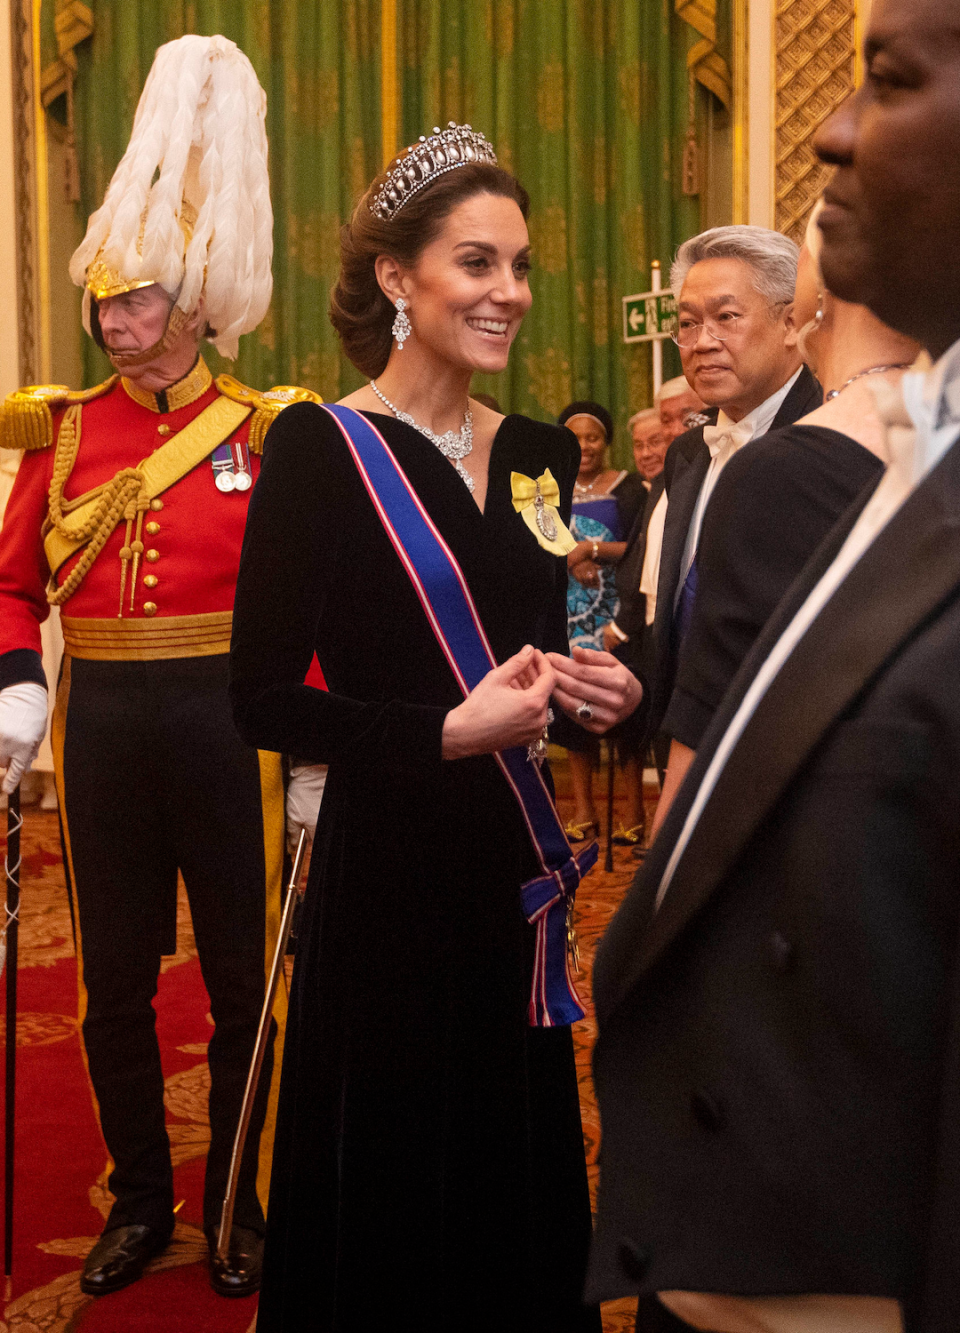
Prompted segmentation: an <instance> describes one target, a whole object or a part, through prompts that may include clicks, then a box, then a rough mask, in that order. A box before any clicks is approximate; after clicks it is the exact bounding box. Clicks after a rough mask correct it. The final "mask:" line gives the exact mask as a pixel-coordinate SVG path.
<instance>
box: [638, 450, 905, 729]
mask: <svg viewBox="0 0 960 1333" xmlns="http://www.w3.org/2000/svg"><path fill="white" fill-rule="evenodd" d="M823 434H824V437H826V436H827V435H828V434H829V435H830V436H831V437H832V439H830V440H827V439H826V438H824V439H823V440H815V439H814V437H813V436H811V437H810V441H811V443H816V444H817V445H818V446H820V447H818V448H817V449H816V450H814V449H813V448H812V447H805V445H806V444H807V439H806V436H804V435H803V434H802V433H798V432H797V430H796V428H788V429H786V430H783V431H778V432H777V433H776V438H775V437H774V436H773V435H771V437H770V439H769V440H764V441H761V442H758V445H757V446H756V447H755V450H754V448H753V447H751V448H750V449H745V450H743V451H742V452H741V453H739V454H738V455H737V456H736V457H735V458H733V459H731V461H730V463H729V464H728V465H727V467H726V468H724V470H723V473H722V474H721V476H720V479H719V481H718V482H717V486H716V489H715V491H714V493H713V495H712V497H711V499H710V504H709V506H708V508H707V512H706V515H705V517H704V522H703V530H702V532H701V535H700V543H699V546H698V548H697V594H696V601H695V603H694V608H693V615H692V617H691V621H690V628H689V631H688V633H687V636H686V638H685V640H684V643H683V647H682V649H681V652H680V659H679V663H678V668H677V677H676V684H675V687H674V692H673V695H672V696H671V699H670V706H669V708H668V710H667V714H666V716H665V718H664V722H663V730H664V731H665V732H667V734H668V735H670V736H672V737H674V738H675V739H676V740H678V741H680V742H681V743H682V744H684V745H688V746H690V748H691V749H694V750H695V749H696V748H697V747H698V746H699V744H700V741H701V740H702V738H703V735H704V732H705V731H706V729H707V727H708V726H709V724H710V721H711V720H712V718H713V715H714V712H715V711H716V709H717V706H718V705H719V703H720V701H721V699H722V698H723V696H724V694H725V693H726V690H727V687H728V686H729V684H730V682H731V681H732V679H733V677H734V676H735V675H736V673H737V671H738V669H739V667H740V664H741V663H742V662H743V660H744V658H745V657H746V655H747V653H748V652H749V650H750V648H751V647H752V645H753V643H754V640H755V639H756V638H757V636H758V634H759V633H760V631H761V630H762V628H763V626H764V625H765V624H766V622H767V620H768V619H769V617H770V615H771V613H772V612H773V610H774V608H775V607H776V605H777V603H778V602H779V601H780V599H781V597H782V596H783V595H784V593H785V592H786V591H787V589H788V588H789V586H790V584H791V583H792V582H793V580H794V579H795V578H796V577H797V575H798V574H799V573H800V571H801V570H802V569H803V566H804V565H805V564H806V563H807V561H808V560H809V558H810V556H811V555H812V554H813V552H814V550H815V549H816V547H817V546H818V545H819V543H820V542H821V541H822V540H823V538H824V537H825V536H826V534H827V533H828V532H829V530H830V528H831V527H832V526H833V524H834V523H835V522H836V520H837V519H838V518H839V517H840V515H841V514H842V513H843V511H844V509H846V508H847V506H848V505H849V504H851V503H852V502H853V500H854V499H855V498H856V496H857V494H858V493H859V491H860V489H862V486H863V485H864V484H866V483H867V482H868V481H869V480H870V478H871V477H872V476H874V475H875V468H879V464H878V463H877V462H876V460H874V458H873V455H871V454H868V452H867V451H866V450H865V449H862V448H861V447H860V446H859V445H857V444H855V443H854V442H853V441H852V440H848V439H847V438H846V437H844V436H839V435H837V434H836V433H835V432H832V431H831V432H823Z"/></svg>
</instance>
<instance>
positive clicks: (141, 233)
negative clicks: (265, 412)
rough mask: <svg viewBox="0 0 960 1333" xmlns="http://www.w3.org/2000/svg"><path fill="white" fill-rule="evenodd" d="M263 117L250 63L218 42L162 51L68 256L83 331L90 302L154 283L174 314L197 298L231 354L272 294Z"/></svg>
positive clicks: (187, 42)
mask: <svg viewBox="0 0 960 1333" xmlns="http://www.w3.org/2000/svg"><path fill="white" fill-rule="evenodd" d="M266 110H267V96H266V93H265V92H264V91H263V89H262V88H261V87H260V84H259V81H258V80H257V76H256V74H255V73H254V69H253V66H252V65H251V64H250V61H249V60H248V59H247V57H246V56H245V55H244V54H243V52H242V51H241V50H240V49H239V47H237V45H236V44H235V43H234V42H231V41H228V40H227V38H226V37H197V36H195V35H188V36H186V37H180V38H179V39H178V40H177V41H175V42H168V43H167V44H166V45H165V46H161V47H160V48H159V50H158V51H157V54H156V56H155V57H154V61H153V66H152V68H151V70H150V73H149V74H148V76H147V81H146V84H145V85H144V89H143V93H142V94H141V97H140V102H139V105H138V106H137V114H136V118H135V120H134V122H133V134H132V135H131V138H130V143H129V144H128V146H127V151H126V152H125V153H124V155H123V158H122V159H121V161H120V164H119V166H118V167H117V169H116V171H115V172H114V174H113V179H112V180H111V182H110V185H109V186H108V188H107V193H106V196H105V198H104V201H103V204H102V206H101V207H100V208H98V209H97V211H96V212H95V213H94V214H93V215H92V217H91V218H90V221H89V223H88V225H87V234H86V236H85V237H84V238H83V241H82V242H81V244H80V246H79V247H78V248H77V250H76V252H75V253H74V255H73V258H72V259H71V261H70V277H71V278H72V279H73V281H74V282H75V283H76V284H77V286H78V287H83V288H85V292H84V302H83V322H84V327H85V328H86V330H87V332H88V333H89V332H90V331H91V329H90V297H91V295H92V296H94V297H95V298H96V299H97V300H104V299H105V298H106V297H108V296H115V295H118V294H120V293H121V292H126V291H132V290H134V289H135V288H137V287H148V286H152V285H153V284H154V283H159V285H160V286H161V287H162V288H163V289H164V291H166V292H167V293H168V294H169V295H170V296H171V297H172V298H173V299H174V301H175V308H174V312H173V313H176V307H179V309H180V312H181V315H182V316H188V315H190V314H191V313H192V312H193V311H194V310H195V309H196V307H197V303H198V302H199V300H200V297H201V295H203V296H205V299H206V317H207V322H208V325H209V327H210V332H209V333H208V336H209V338H210V341H211V342H212V343H213V344H214V346H215V347H216V349H217V351H218V352H220V353H221V355H223V356H226V357H230V358H233V357H235V356H236V355H237V351H238V340H239V338H240V335H241V334H242V333H249V332H250V330H251V329H255V328H256V327H257V325H258V324H259V323H260V321H261V319H263V317H264V315H265V314H266V312H267V307H268V306H269V305H270V297H271V294H272V291H273V278H272V275H271V272H270V262H271V259H272V258H273V209H272V207H271V204H270V181H269V177H268V174H267V135H266V129H265V119H266ZM155 177H156V179H154V178H155Z"/></svg>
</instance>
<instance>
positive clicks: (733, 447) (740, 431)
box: [676, 367, 803, 600]
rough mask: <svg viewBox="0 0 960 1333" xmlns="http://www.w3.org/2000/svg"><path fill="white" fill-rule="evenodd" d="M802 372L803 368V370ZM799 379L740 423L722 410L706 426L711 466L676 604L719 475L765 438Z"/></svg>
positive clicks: (687, 547) (695, 513) (693, 523)
mask: <svg viewBox="0 0 960 1333" xmlns="http://www.w3.org/2000/svg"><path fill="white" fill-rule="evenodd" d="M802 369H803V367H801V370H802ZM799 378H800V371H799V370H798V371H797V372H796V374H795V375H791V377H790V379H788V380H787V382H786V384H785V385H784V386H783V388H782V389H778V390H777V392H776V393H775V394H772V395H771V396H770V397H769V398H767V399H766V400H765V401H764V402H762V403H761V404H760V406H759V407H757V408H754V410H753V411H752V412H750V413H749V414H748V415H747V416H745V417H743V418H741V420H740V421H731V420H730V418H729V417H728V416H727V414H726V412H724V411H723V410H722V409H721V411H720V414H719V416H718V417H717V424H716V425H715V426H704V428H703V442H704V444H705V445H706V446H707V448H708V449H709V450H710V465H709V467H708V468H707V475H706V476H705V477H704V479H703V485H702V486H701V487H700V494H699V496H698V497H697V503H696V507H695V508H694V511H693V517H692V518H691V520H690V527H689V529H688V531H687V541H686V545H685V546H684V548H683V560H682V561H681V563H680V578H679V579H678V580H677V592H676V599H677V600H679V597H680V593H681V591H682V589H683V585H684V581H685V580H686V577H687V575H688V574H689V573H690V566H691V565H692V564H693V557H694V556H695V555H696V553H697V546H698V545H699V543H700V529H701V528H702V527H703V516H704V514H705V513H706V512H707V505H708V504H709V503H710V496H711V495H712V494H713V488H714V487H715V486H716V484H717V479H718V478H719V476H720V473H721V472H722V471H723V469H724V468H725V467H726V466H727V464H728V463H729V462H730V459H731V458H732V457H733V455H734V454H735V453H736V452H737V450H738V449H742V448H743V446H744V445H745V444H749V443H750V441H751V440H756V439H758V438H759V436H761V435H766V433H767V431H768V430H769V429H770V427H771V426H772V425H773V423H774V420H775V418H776V415H777V413H778V412H779V411H780V409H781V407H782V406H783V404H784V403H785V402H786V398H787V394H788V393H789V392H790V390H791V389H792V388H793V386H794V385H795V384H796V382H797V380H798V379H799Z"/></svg>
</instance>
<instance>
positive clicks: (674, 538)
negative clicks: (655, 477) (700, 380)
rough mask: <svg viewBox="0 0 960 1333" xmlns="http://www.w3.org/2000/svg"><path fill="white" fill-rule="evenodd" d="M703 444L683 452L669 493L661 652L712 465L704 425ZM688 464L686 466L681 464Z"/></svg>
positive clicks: (660, 598) (660, 594)
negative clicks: (699, 499) (695, 515)
mask: <svg viewBox="0 0 960 1333" xmlns="http://www.w3.org/2000/svg"><path fill="white" fill-rule="evenodd" d="M698 434H699V445H700V447H699V448H697V449H695V451H694V453H693V457H692V458H689V459H687V457H686V455H681V458H680V459H678V460H677V464H676V470H675V472H674V476H673V480H672V482H671V485H670V489H669V492H668V496H667V516H666V520H665V522H664V525H663V546H662V548H661V553H660V578H659V580H658V582H657V613H656V625H655V628H654V634H655V636H656V640H657V645H658V654H661V653H662V651H663V649H661V647H660V645H664V647H665V646H666V645H667V644H668V643H669V642H670V626H671V623H672V621H673V603H674V600H675V598H676V592H677V581H678V579H679V577H680V563H681V561H682V560H683V549H684V547H685V546H686V544H687V533H688V532H689V530H690V520H691V519H692V518H693V511H694V509H696V507H697V497H698V496H699V494H700V487H701V486H702V485H703V479H704V477H705V476H706V475H707V468H708V467H709V466H710V453H709V450H708V449H707V448H706V446H705V445H704V443H703V428H702V427H701V428H700V429H699V431H698ZM681 463H685V464H686V465H685V466H681Z"/></svg>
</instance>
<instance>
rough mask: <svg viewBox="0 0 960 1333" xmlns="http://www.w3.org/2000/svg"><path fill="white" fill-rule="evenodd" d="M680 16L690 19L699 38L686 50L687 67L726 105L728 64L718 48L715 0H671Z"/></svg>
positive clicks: (729, 78) (729, 84)
mask: <svg viewBox="0 0 960 1333" xmlns="http://www.w3.org/2000/svg"><path fill="white" fill-rule="evenodd" d="M674 5H675V8H676V11H677V13H678V14H679V16H680V18H682V19H683V21H684V22H685V23H689V24H690V27H691V28H693V29H694V31H695V32H698V33H699V34H700V38H701V40H700V41H699V42H697V43H696V45H695V46H692V47H691V48H690V50H689V51H688V52H687V67H688V69H690V70H692V72H693V73H694V75H695V76H696V79H697V81H698V83H702V84H703V86H704V87H705V88H709V90H710V92H712V93H713V94H714V96H715V97H718V98H719V99H720V101H721V102H722V103H723V105H724V106H725V107H728V108H729V107H730V105H731V104H732V102H733V78H732V75H731V73H730V66H729V65H728V64H727V62H726V60H724V58H723V56H722V55H721V54H720V52H719V51H718V50H717V0H674Z"/></svg>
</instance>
